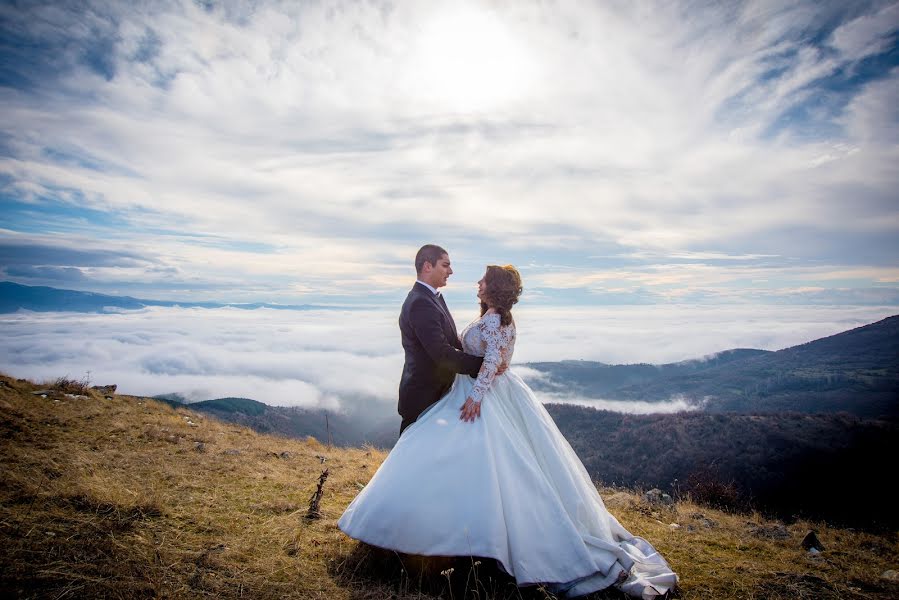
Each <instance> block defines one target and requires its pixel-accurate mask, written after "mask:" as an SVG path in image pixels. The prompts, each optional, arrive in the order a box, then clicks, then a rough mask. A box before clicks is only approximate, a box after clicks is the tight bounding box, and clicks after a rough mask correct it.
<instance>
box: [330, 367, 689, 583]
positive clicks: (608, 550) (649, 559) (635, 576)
mask: <svg viewBox="0 0 899 600" xmlns="http://www.w3.org/2000/svg"><path fill="white" fill-rule="evenodd" d="M474 382H475V380H474V379H472V378H470V377H468V376H466V375H458V376H457V377H456V380H455V382H454V384H453V387H452V389H451V390H450V391H449V392H448V393H447V394H446V395H445V396H444V397H443V398H441V399H440V400H439V401H438V402H437V403H435V404H434V405H432V406H431V407H430V408H429V409H428V410H427V411H425V412H424V413H423V414H422V415H421V416H420V417H419V418H418V420H417V421H416V422H415V423H413V424H412V425H411V426H409V427H408V428H407V429H406V431H405V432H404V433H403V435H402V436H401V437H400V439H399V441H398V442H397V444H396V445H395V446H394V448H393V449H392V450H391V451H390V453H389V454H388V456H387V458H386V459H385V460H384V462H383V463H382V465H381V467H380V468H379V469H378V471H377V472H376V473H375V475H374V476H373V477H372V479H371V481H370V482H369V483H368V485H366V486H365V487H364V488H363V489H362V491H361V492H360V493H359V495H358V496H356V498H355V499H354V500H353V501H352V503H350V505H349V506H348V507H347V509H346V511H345V512H344V514H343V516H341V518H340V520H339V521H338V526H339V527H340V529H341V530H342V531H343V532H344V533H346V534H347V535H349V536H350V537H352V538H355V539H357V540H360V541H363V542H366V543H368V544H371V545H373V546H378V547H381V548H388V549H391V550H396V551H398V552H402V553H405V554H417V555H425V556H479V557H489V558H493V559H496V560H497V561H498V562H499V563H500V565H501V566H502V568H503V569H504V570H505V571H506V572H507V573H509V574H510V575H512V576H513V577H514V578H515V580H516V583H517V584H518V585H529V584H538V583H540V584H544V585H546V587H547V588H548V589H550V590H551V591H553V592H554V593H556V594H558V595H560V596H567V597H575V596H580V595H584V594H588V593H590V592H594V591H597V590H601V589H605V588H607V587H609V586H611V585H618V587H619V588H620V589H622V590H623V591H624V592H626V593H627V594H629V595H631V596H635V597H638V598H640V597H642V598H647V599H648V598H653V597H656V596H659V595H663V594H664V593H665V592H666V591H668V590H669V589H671V588H673V587H674V586H675V585H676V583H677V575H675V574H674V572H672V570H671V568H670V567H669V566H668V564H667V563H666V562H665V560H664V558H662V556H661V555H660V554H659V553H658V552H656V550H655V549H654V548H653V547H652V546H651V545H650V544H649V543H648V542H647V541H646V540H644V539H643V538H640V537H636V536H633V535H631V534H630V533H629V532H628V531H627V530H626V529H625V528H624V527H622V526H621V524H620V523H619V522H618V521H617V519H615V517H613V516H612V515H611V514H609V512H608V511H607V510H606V508H605V505H604V504H603V501H602V499H601V498H600V496H599V493H598V492H597V490H596V487H595V486H594V484H593V482H592V481H591V479H590V476H589V474H588V473H587V471H586V469H585V468H584V465H583V464H582V463H581V461H580V459H578V457H577V455H576V454H575V453H574V450H572V448H571V446H570V445H569V444H568V441H567V440H566V439H565V438H564V437H563V436H562V434H561V432H560V431H559V429H558V427H556V424H555V423H554V422H553V420H552V418H551V417H550V416H549V413H547V412H546V409H545V408H544V407H543V405H542V404H541V403H540V402H539V400H537V398H536V397H535V396H534V394H533V392H532V391H531V389H530V388H529V387H528V386H527V385H526V384H525V383H524V382H523V381H522V380H521V378H520V377H518V376H517V375H516V374H515V373H513V372H512V371H511V370H510V371H507V372H506V373H504V374H503V375H500V376H497V377H496V378H495V379H494V381H493V384H492V385H491V386H490V389H489V391H488V392H487V394H486V395H485V397H484V400H483V403H482V405H481V417H480V418H479V419H477V420H476V421H474V423H471V422H468V423H466V422H464V421H461V420H460V419H459V415H460V409H461V407H462V405H463V404H464V403H465V399H466V397H467V396H468V394H469V392H470V391H471V388H472V386H473V385H474Z"/></svg>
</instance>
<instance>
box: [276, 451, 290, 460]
mask: <svg viewBox="0 0 899 600" xmlns="http://www.w3.org/2000/svg"><path fill="white" fill-rule="evenodd" d="M278 458H282V459H284V460H287V459H289V458H293V454H291V453H290V452H288V451H287V450H285V451H283V452H279V453H278Z"/></svg>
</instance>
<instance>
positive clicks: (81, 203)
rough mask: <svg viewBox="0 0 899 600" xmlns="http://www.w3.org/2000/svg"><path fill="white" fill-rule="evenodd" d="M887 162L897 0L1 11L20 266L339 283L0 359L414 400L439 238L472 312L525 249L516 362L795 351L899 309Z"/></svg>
mask: <svg viewBox="0 0 899 600" xmlns="http://www.w3.org/2000/svg"><path fill="white" fill-rule="evenodd" d="M897 164H899V2H896V1H865V0H857V1H852V2H845V1H828V0H815V1H795V2H788V3H784V2H774V1H767V0H766V1H747V2H735V1H729V2H696V1H690V2H676V1H668V2H655V1H653V2H640V1H624V0H622V1H608V2H592V1H583V2H574V1H533V2H532V1H528V0H516V1H506V2H503V1H497V2H487V1H483V2H479V1H466V0H457V1H453V2H437V1H411V0H408V1H402V2H379V1H358V2H350V1H331V2H325V1H309V2H294V1H290V2H273V1H266V0H262V1H258V2H249V1H247V2H213V1H193V2H191V1H182V2H145V3H133V2H114V1H106V2H97V1H89V0H85V1H79V2H59V1H56V2H47V3H41V2H3V3H2V4H0V210H2V212H0V215H2V218H0V280H7V281H14V282H17V283H21V284H25V285H41V286H51V287H56V288H65V289H76V290H83V291H92V292H101V293H106V294H119V295H131V296H135V297H138V298H146V299H157V300H181V301H186V302H187V301H189V302H197V301H215V302H223V303H240V302H267V303H283V304H314V305H319V306H333V307H336V308H334V309H332V310H325V311H308V312H302V313H300V312H297V311H269V310H266V309H259V310H257V311H236V310H233V309H179V308H153V309H147V310H144V311H135V312H133V313H116V312H112V313H107V314H100V315H77V314H71V313H50V314H35V313H28V312H20V313H17V314H14V315H5V316H3V317H2V318H0V332H2V333H3V342H2V343H0V370H3V371H5V372H9V373H14V374H16V375H17V376H24V377H34V378H49V377H53V376H60V375H69V376H73V377H81V376H83V374H85V373H87V372H88V371H90V372H92V373H93V376H94V378H95V381H98V382H100V383H116V382H117V383H119V384H120V385H124V387H125V390H126V391H127V392H128V393H146V394H155V393H171V392H178V393H182V394H185V395H186V396H188V397H190V398H192V399H203V398H205V397H216V396H221V395H227V396H233V395H248V396H249V397H257V398H261V399H265V401H268V402H270V403H274V404H288V405H298V406H310V407H312V406H319V407H334V406H340V405H346V403H347V402H354V401H357V400H359V399H367V400H365V401H377V402H383V403H390V402H394V401H395V387H396V383H397V380H398V373H399V371H400V369H401V364H402V355H401V352H400V348H399V339H398V334H397V331H396V315H397V313H398V309H399V305H400V303H401V302H402V300H403V298H404V297H405V294H406V293H407V291H408V289H409V287H410V286H411V284H412V282H413V280H414V269H413V267H412V262H413V257H414V254H415V252H416V250H417V249H418V248H419V247H420V246H421V245H422V244H424V243H438V244H440V245H442V246H443V247H445V248H446V249H447V250H448V251H449V254H450V258H451V260H452V265H453V268H454V270H455V273H454V274H453V276H452V277H451V278H450V282H449V285H448V286H447V288H446V289H445V294H446V296H447V299H448V303H449V305H450V307H451V308H452V310H453V311H454V314H455V316H456V319H457V321H458V322H459V325H460V327H461V326H463V325H464V324H465V323H467V322H468V320H469V319H470V318H473V317H474V316H476V313H475V310H476V304H475V290H476V282H477V280H478V279H479V278H480V276H481V274H482V273H483V269H484V266H485V265H486V264H507V263H511V264H514V265H516V266H517V267H518V268H519V270H520V272H521V274H522V278H523V281H524V289H525V292H524V295H523V296H522V299H521V303H520V304H519V306H518V307H516V315H517V316H516V319H517V321H518V322H519V332H520V333H519V335H520V337H521V341H520V342H519V344H518V346H517V348H518V349H517V354H516V358H515V361H516V362H517V363H519V364H521V363H523V362H527V361H532V360H562V359H590V360H598V361H602V362H607V363H625V362H667V361H675V360H684V359H688V358H696V357H700V356H703V355H707V354H711V353H714V352H718V351H721V350H725V349H728V348H735V347H756V348H764V349H770V350H777V349H780V348H784V347H787V346H790V345H794V344H798V343H803V342H807V341H810V340H812V339H816V338H818V337H823V336H825V335H832V334H835V333H838V332H840V331H844V330H846V329H850V328H852V327H856V326H859V325H863V324H865V323H870V322H873V321H876V320H878V319H881V318H884V317H886V316H889V315H892V314H899V258H897V257H899V192H897V190H899V171H897V168H896V165H897ZM204 311H205V312H204ZM229 332H230V333H229ZM348 373H350V374H352V377H347V374H348ZM522 373H525V374H527V375H528V376H536V375H535V374H534V373H532V372H528V371H527V369H526V368H525V369H524V370H523V371H522ZM99 380H102V381H99ZM254 390H255V394H254V393H253V392H254ZM594 400H595V399H594ZM678 402H681V404H678ZM670 406H671V407H673V408H672V409H674V408H677V407H678V406H682V400H681V399H672V401H671V404H670Z"/></svg>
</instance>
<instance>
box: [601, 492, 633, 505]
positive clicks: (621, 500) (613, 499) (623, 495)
mask: <svg viewBox="0 0 899 600" xmlns="http://www.w3.org/2000/svg"><path fill="white" fill-rule="evenodd" d="M602 501H603V503H605V505H606V506H629V505H630V504H631V503H632V501H633V496H631V495H630V494H628V493H627V492H615V493H614V494H612V495H611V496H607V497H603V499H602Z"/></svg>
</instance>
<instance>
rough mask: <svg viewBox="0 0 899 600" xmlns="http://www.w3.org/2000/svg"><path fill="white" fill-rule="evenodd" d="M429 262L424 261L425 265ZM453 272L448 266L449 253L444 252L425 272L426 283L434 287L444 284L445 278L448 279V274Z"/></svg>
mask: <svg viewBox="0 0 899 600" xmlns="http://www.w3.org/2000/svg"><path fill="white" fill-rule="evenodd" d="M429 264H431V263H425V265H426V267H425V268H427V265H429ZM452 274H453V269H452V267H450V259H449V255H447V254H444V255H443V256H441V257H440V258H438V259H437V264H435V265H432V266H431V270H430V272H429V273H427V276H428V281H427V282H428V283H429V284H431V285H432V286H433V287H434V288H435V289H436V288H440V287H443V286H445V285H446V280H447V279H449V276H450V275H452Z"/></svg>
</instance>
